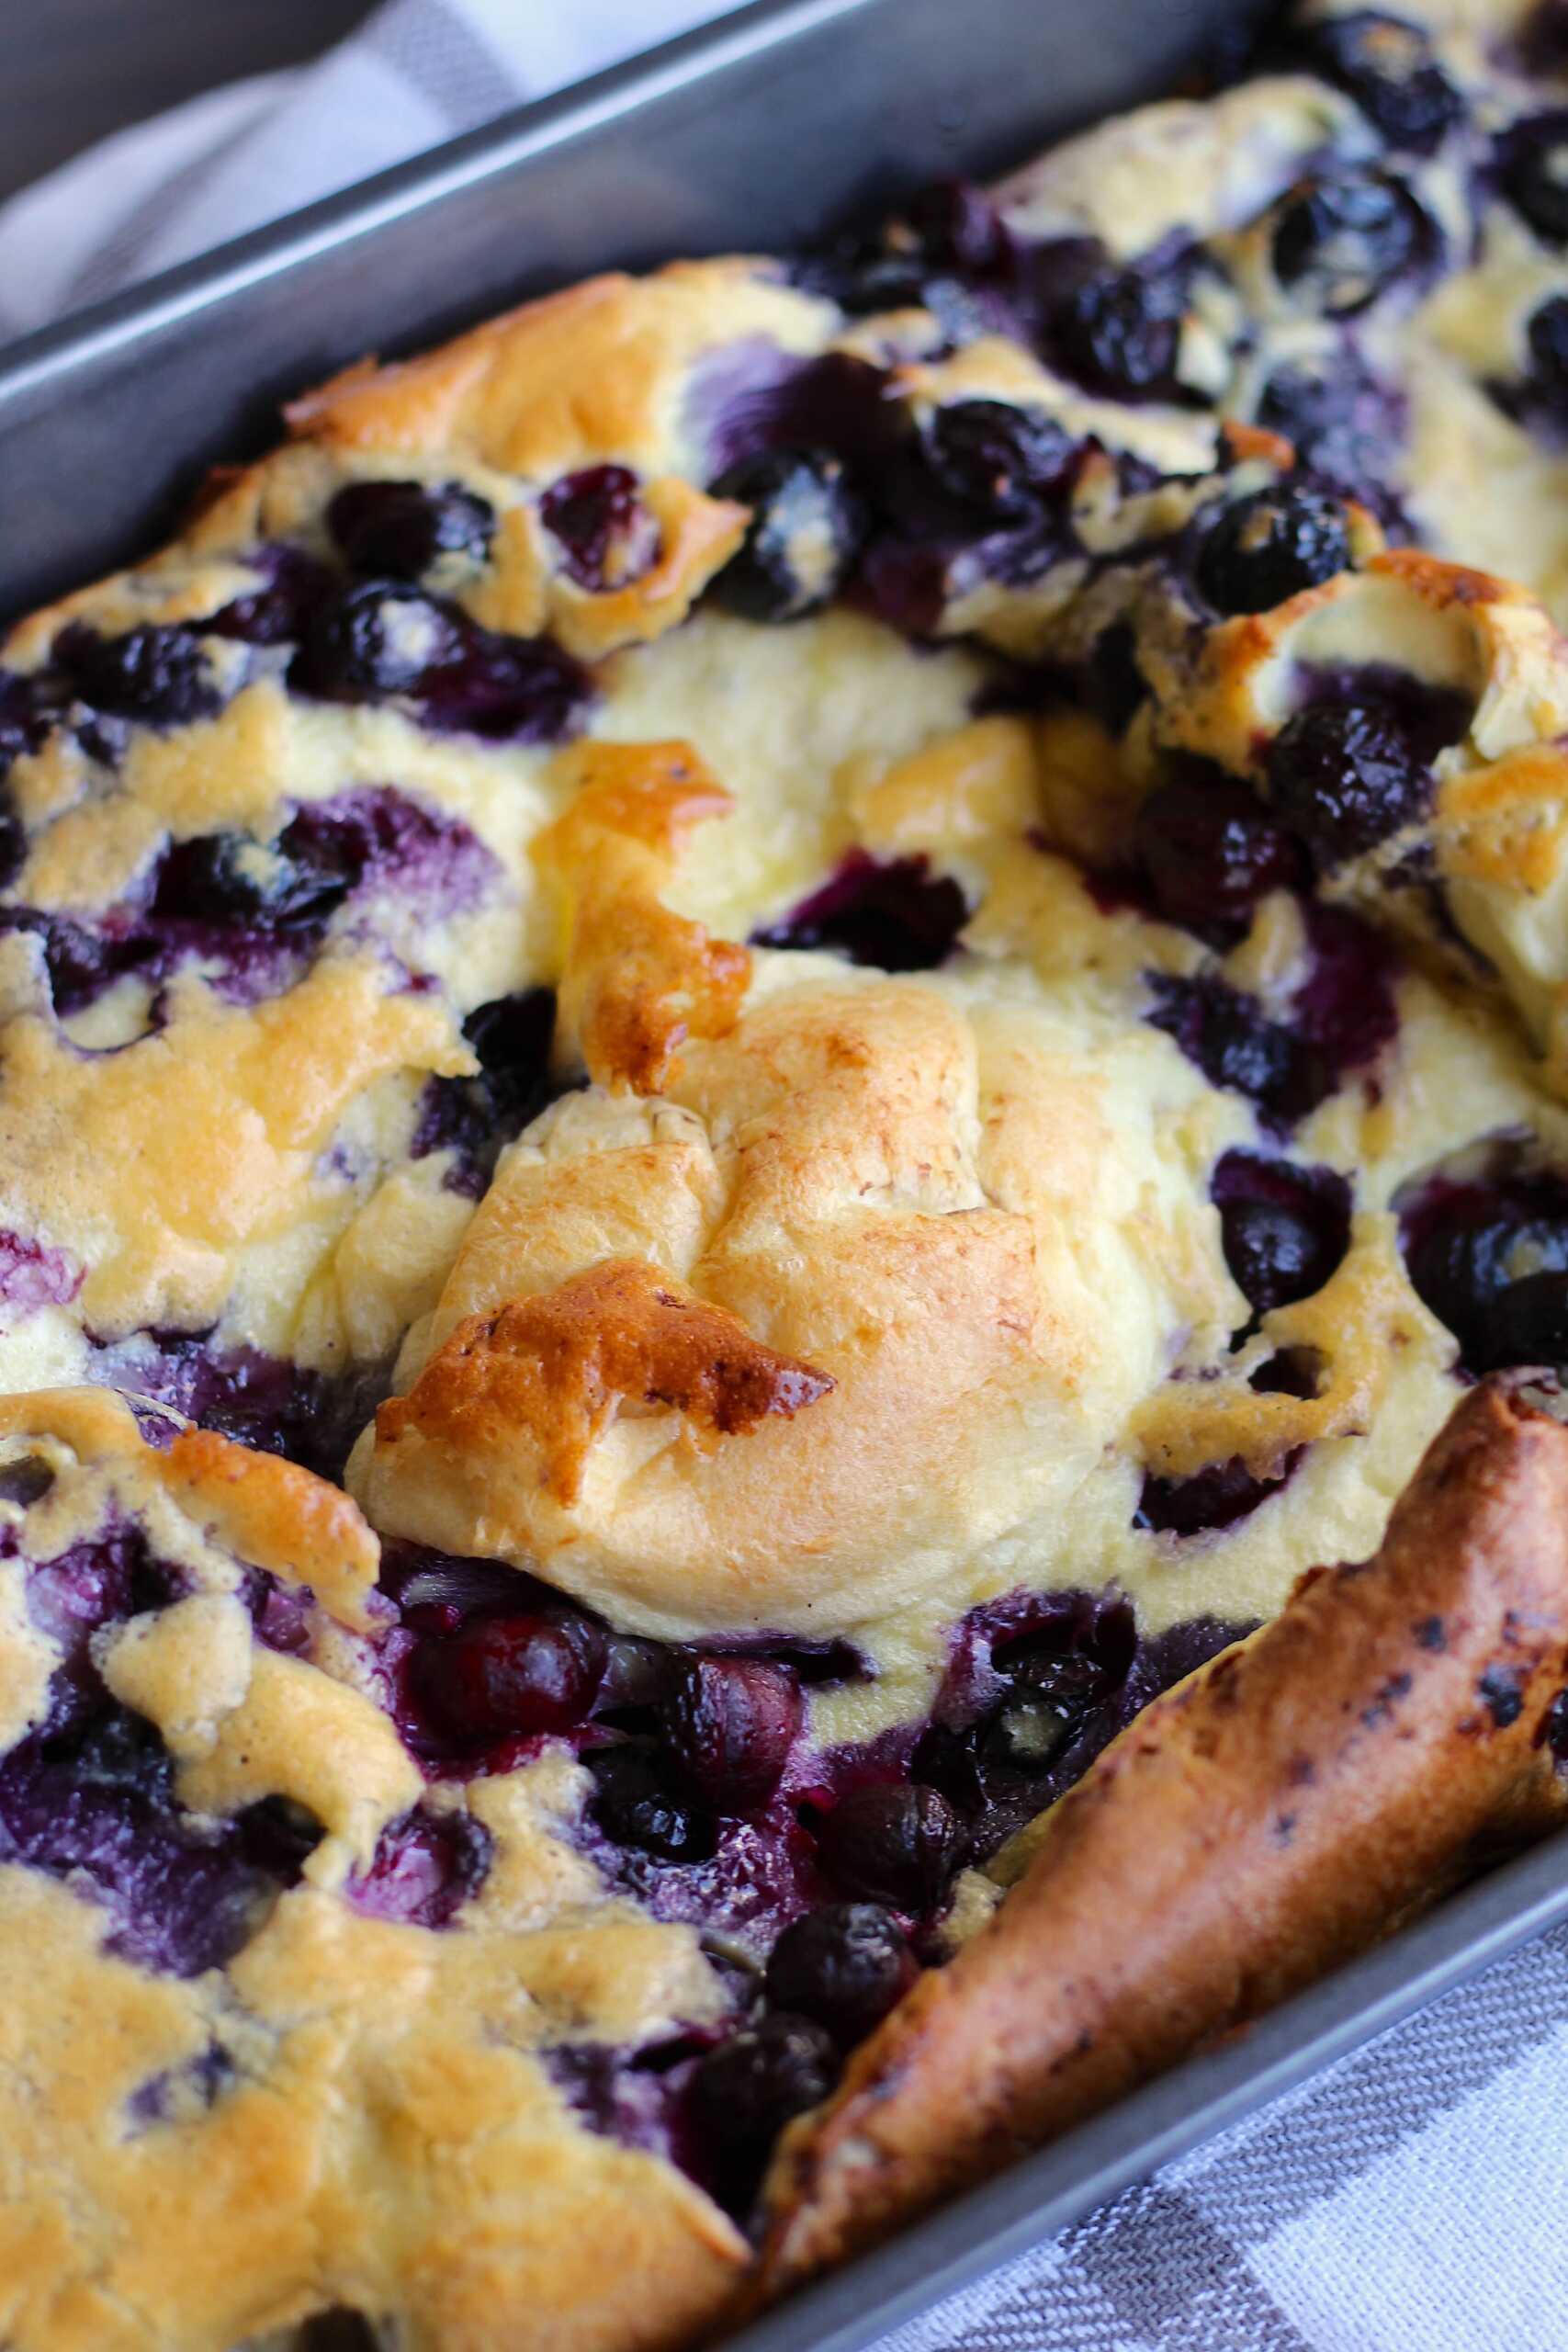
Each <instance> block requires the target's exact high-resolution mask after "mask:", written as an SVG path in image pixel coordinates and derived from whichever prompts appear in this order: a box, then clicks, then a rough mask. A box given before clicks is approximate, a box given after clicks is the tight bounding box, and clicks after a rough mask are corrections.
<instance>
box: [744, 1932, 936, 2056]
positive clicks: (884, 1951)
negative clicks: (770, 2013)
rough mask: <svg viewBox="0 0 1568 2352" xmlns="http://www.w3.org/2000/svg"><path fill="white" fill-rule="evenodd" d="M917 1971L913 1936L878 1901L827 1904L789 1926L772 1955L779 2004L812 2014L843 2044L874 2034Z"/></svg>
mask: <svg viewBox="0 0 1568 2352" xmlns="http://www.w3.org/2000/svg"><path fill="white" fill-rule="evenodd" d="M918 1973H919V1970H918V1969H917V1967H916V1964H915V1956H914V1954H913V1952H912V1951H910V1949H909V1940H908V1937H907V1936H906V1935H905V1933H904V1930H903V1928H901V1927H900V1926H899V1924H898V1922H897V1919H896V1918H895V1917H894V1916H893V1914H892V1913H891V1912H890V1911H888V1910H886V1909H885V1908H884V1906H883V1905H881V1904H879V1903H828V1904H824V1905H821V1906H820V1907H819V1908H818V1909H817V1910H815V1911H808V1912H807V1915H806V1917H804V1918H802V1919H796V1920H795V1922H794V1923H793V1924H792V1925H791V1926H790V1927H787V1928H785V1929H784V1933H783V1935H781V1936H780V1938H779V1939H778V1941H777V1943H775V1944H774V1946H773V1951H772V1952H771V1953H770V1954H769V1956H768V1968H767V1977H766V1984H767V1992H768V1998H769V2000H770V2001H771V2002H772V2003H773V2006H774V2007H775V2008H779V2009H784V2010H787V2011H790V2012H793V2013H794V2014H795V2015H796V2016H799V2017H806V2018H811V2019H812V2021H813V2022H814V2023H815V2024H817V2025H819V2026H822V2027H824V2028H825V2029H826V2030H827V2031H828V2032H829V2033H830V2034H831V2035H832V2037H833V2039H834V2041H836V2042H837V2043H838V2045H839V2047H840V2049H841V2050H847V2049H849V2048H850V2047H851V2046H852V2044H853V2043H854V2042H857V2041H860V2040H861V2039H862V2038H863V2036H864V2035H865V2034H868V2033H869V2032H870V2031H871V2030H872V2028H873V2026H874V2025H877V2024H879V2023H880V2022H881V2020H882V2019H883V2018H885V2017H886V2014H887V2012H888V2010H889V2009H890V2008H892V2007H893V2005H894V2003H895V2002H896V2001H897V2000H899V1999H900V1998H901V1997H902V1996H903V1995H904V1994H905V1993H906V1992H908V1988H909V1986H910V1985H912V1984H913V1983H914V1981H915V1978H916V1976H917V1975H918Z"/></svg>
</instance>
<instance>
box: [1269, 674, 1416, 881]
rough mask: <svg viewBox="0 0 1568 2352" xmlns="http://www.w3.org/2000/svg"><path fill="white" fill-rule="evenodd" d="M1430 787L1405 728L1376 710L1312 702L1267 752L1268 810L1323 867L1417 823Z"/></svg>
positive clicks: (1286, 723)
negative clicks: (1299, 836) (1301, 840)
mask: <svg viewBox="0 0 1568 2352" xmlns="http://www.w3.org/2000/svg"><path fill="white" fill-rule="evenodd" d="M1430 788H1431V786H1430V778H1429V776H1428V774H1427V769H1426V766H1425V765H1424V763H1422V761H1421V760H1420V759H1418V758H1417V756H1416V752H1415V750H1414V748H1413V746H1412V744H1411V741H1410V739H1409V737H1408V735H1407V734H1406V733H1405V732H1404V729H1403V728H1402V727H1400V726H1399V725H1398V723H1397V721H1396V720H1394V719H1393V718H1392V717H1391V716H1390V715H1389V714H1388V713H1387V712H1385V711H1382V710H1379V709H1377V708H1376V707H1370V706H1363V705H1359V704H1357V703H1341V702H1316V703H1308V704H1307V706H1306V707H1305V708H1304V709H1302V710H1298V711H1297V712H1296V714H1295V716H1294V718H1290V719H1287V721H1286V722H1285V724H1284V726H1283V727H1281V729H1280V732H1279V733H1278V735H1276V736H1275V738H1274V741H1273V742H1272V743H1271V744H1270V745H1269V802H1270V805H1271V806H1272V807H1273V808H1274V809H1277V810H1278V812H1279V814H1280V817H1281V818H1282V819H1283V820H1284V822H1285V823H1286V824H1287V825H1289V826H1290V828H1291V830H1292V831H1293V832H1297V833H1299V834H1300V835H1301V836H1302V838H1303V841H1305V842H1307V843H1308V844H1309V845H1310V847H1311V849H1312V851H1313V853H1314V856H1315V857H1316V858H1317V860H1318V862H1319V863H1320V864H1321V865H1325V866H1327V865H1337V864H1338V863H1339V862H1340V861H1341V860H1342V859H1344V858H1348V857H1357V856H1359V855H1360V854H1362V853H1363V852H1364V851H1367V850H1371V849H1375V848H1376V847H1377V845H1378V843H1379V842H1382V841H1386V840H1387V839H1388V837H1389V835H1390V834H1391V833H1396V832H1398V831H1399V830H1400V828H1401V827H1402V826H1404V825H1408V824H1410V823H1411V822H1413V821H1414V820H1415V819H1416V818H1417V817H1418V816H1420V814H1421V812H1422V810H1423V809H1425V807H1426V805H1427V798H1428V797H1429V793H1430Z"/></svg>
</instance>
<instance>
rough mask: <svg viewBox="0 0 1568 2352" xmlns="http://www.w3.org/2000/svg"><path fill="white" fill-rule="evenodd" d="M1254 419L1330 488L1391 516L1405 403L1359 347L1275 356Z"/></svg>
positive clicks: (1387, 518)
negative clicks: (1278, 358) (1279, 436)
mask: <svg viewBox="0 0 1568 2352" xmlns="http://www.w3.org/2000/svg"><path fill="white" fill-rule="evenodd" d="M1258 424H1261V425H1264V426H1266V427H1267V429H1268V430H1269V432H1270V433H1280V434H1283V435H1284V437H1285V439H1286V440H1287V441H1289V442H1290V443H1291V445H1292V447H1293V449H1294V450H1295V452H1296V455H1297V457H1298V458H1300V459H1301V462H1302V464H1303V466H1305V467H1306V468H1307V469H1308V470H1309V471H1310V472H1312V473H1314V474H1316V475H1318V476H1319V477H1320V479H1321V480H1323V481H1325V482H1327V483H1329V484H1330V485H1331V486H1332V487H1333V488H1334V489H1335V490H1338V491H1342V492H1348V494H1349V495H1350V496H1352V497H1355V498H1359V499H1360V500H1361V501H1362V503H1364V504H1366V505H1370V506H1371V507H1373V508H1374V509H1375V510H1376V512H1377V513H1378V514H1379V515H1382V518H1383V520H1384V521H1385V522H1397V521H1398V507H1397V501H1396V500H1395V498H1394V495H1393V492H1392V491H1391V490H1390V489H1389V487H1388V478H1389V476H1390V474H1391V473H1392V472H1393V469H1394V466H1395V463H1396V461H1397V459H1398V458H1399V455H1400V452H1401V449H1402V447H1403V446H1404V399H1403V396H1402V395H1401V394H1400V393H1399V392H1397V391H1394V390H1391V389H1390V388H1389V387H1388V386H1387V385H1385V384H1383V383H1382V382H1380V381H1379V379H1378V378H1377V377H1376V376H1374V375H1373V373H1372V371H1371V368H1369V367H1368V365H1367V363H1366V361H1365V360H1364V359H1363V358H1362V357H1361V356H1360V354H1359V352H1357V351H1355V350H1353V349H1351V348H1349V347H1348V345H1341V346H1340V347H1338V348H1337V349H1336V350H1335V351H1333V352H1332V353H1330V354H1328V355H1326V356H1325V357H1323V358H1320V359H1316V360H1314V359H1312V358H1308V357H1303V358H1302V359H1299V360H1289V361H1284V362H1282V363H1281V364H1280V366H1279V367H1278V368H1275V369H1274V371H1273V373H1272V374H1271V375H1270V376H1269V379H1268V381H1267V383H1266V384H1265V385H1264V387H1263V390H1262V393H1261V395H1260V396H1259V399H1258Z"/></svg>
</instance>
